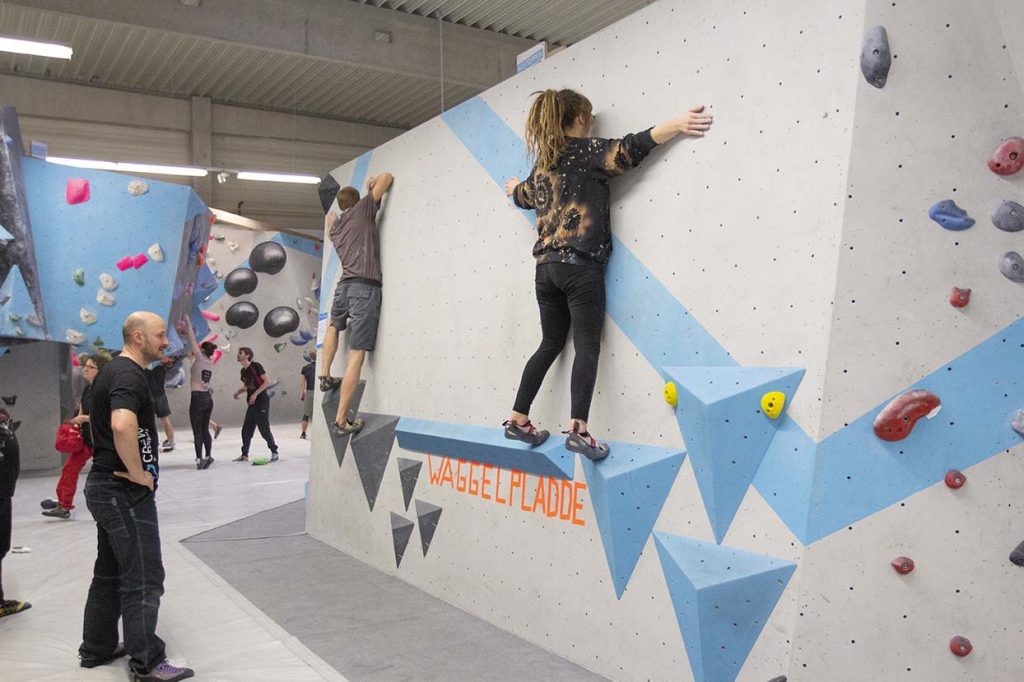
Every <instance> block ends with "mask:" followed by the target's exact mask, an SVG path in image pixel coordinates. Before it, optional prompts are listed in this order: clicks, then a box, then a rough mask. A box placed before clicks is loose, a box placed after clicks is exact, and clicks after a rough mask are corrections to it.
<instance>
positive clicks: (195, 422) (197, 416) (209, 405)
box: [188, 391, 213, 459]
mask: <svg viewBox="0 0 1024 682" xmlns="http://www.w3.org/2000/svg"><path fill="white" fill-rule="evenodd" d="M212 415H213V396H212V395H210V392H209V391H192V402H190V403H189V404H188V420H189V423H190V424H192V440H193V441H195V444H196V459H200V458H201V457H202V456H203V448H206V456H207V457H209V456H210V451H211V450H213V436H212V435H210V417H211V416H212Z"/></svg>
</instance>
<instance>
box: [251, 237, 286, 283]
mask: <svg viewBox="0 0 1024 682" xmlns="http://www.w3.org/2000/svg"><path fill="white" fill-rule="evenodd" d="M287 262H288V254H287V253H286V252H285V250H284V247H283V246H281V245H280V244H278V243H276V242H262V243H260V244H257V245H256V246H254V247H252V252H251V253H250V254H249V265H250V266H251V267H252V269H253V270H255V271H256V272H265V273H267V274H268V275H276V274H277V273H279V272H281V271H282V270H284V265H285V263H287Z"/></svg>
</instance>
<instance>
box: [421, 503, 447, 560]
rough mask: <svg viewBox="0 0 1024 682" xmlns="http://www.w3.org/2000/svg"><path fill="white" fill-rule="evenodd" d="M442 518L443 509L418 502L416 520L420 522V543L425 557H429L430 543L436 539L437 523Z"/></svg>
mask: <svg viewBox="0 0 1024 682" xmlns="http://www.w3.org/2000/svg"><path fill="white" fill-rule="evenodd" d="M440 518H441V508H440V507H438V506H437V505H436V504H430V503H429V502H423V501H422V500H416V519H417V520H418V521H419V522H420V543H421V544H422V545H423V556H427V550H428V549H430V541H431V540H433V539H434V531H436V530H437V521H438V519H440Z"/></svg>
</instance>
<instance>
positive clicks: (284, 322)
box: [263, 305, 299, 339]
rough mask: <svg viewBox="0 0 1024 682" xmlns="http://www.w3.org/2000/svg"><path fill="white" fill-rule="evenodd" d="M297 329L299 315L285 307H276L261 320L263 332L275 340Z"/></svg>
mask: <svg viewBox="0 0 1024 682" xmlns="http://www.w3.org/2000/svg"><path fill="white" fill-rule="evenodd" d="M298 328H299V314H298V313H297V312H295V310H294V309H293V308H289V307H288V306H286V305H282V306H278V307H276V308H274V309H273V310H271V311H270V312H269V313H267V314H266V316H265V317H264V318H263V331H265V332H267V334H269V335H270V336H273V337H274V338H275V339H276V338H277V337H279V336H284V335H285V334H289V333H291V332H293V331H295V330H296V329H298Z"/></svg>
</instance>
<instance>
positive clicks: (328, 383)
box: [320, 377, 341, 393]
mask: <svg viewBox="0 0 1024 682" xmlns="http://www.w3.org/2000/svg"><path fill="white" fill-rule="evenodd" d="M338 386H341V379H338V378H337V377H320V390H321V391H322V392H323V393H326V392H327V391H333V390H334V389H336V388H337V387H338Z"/></svg>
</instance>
